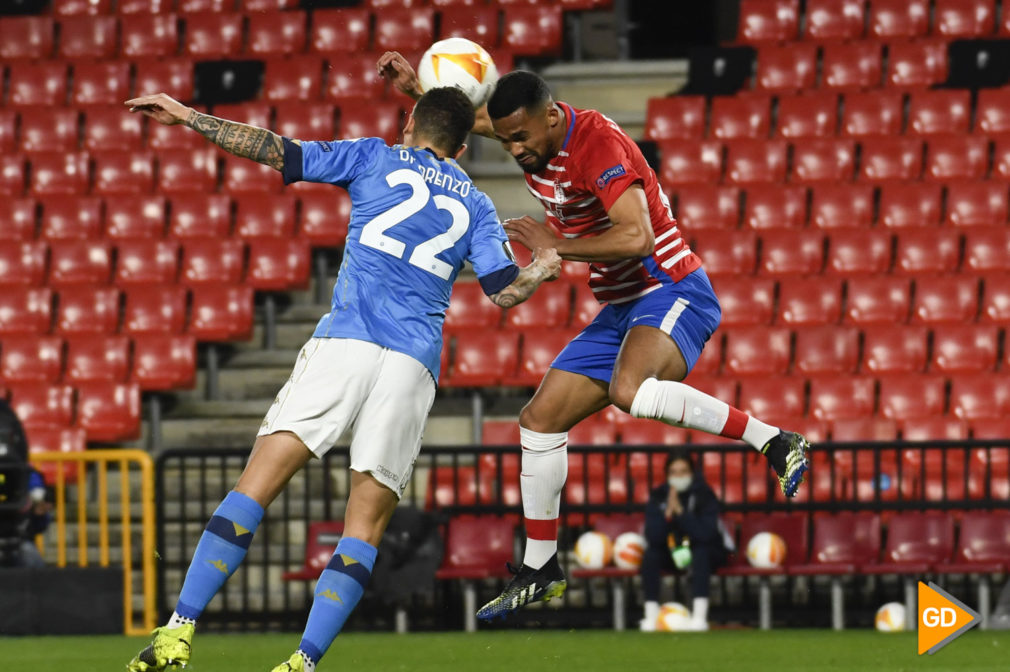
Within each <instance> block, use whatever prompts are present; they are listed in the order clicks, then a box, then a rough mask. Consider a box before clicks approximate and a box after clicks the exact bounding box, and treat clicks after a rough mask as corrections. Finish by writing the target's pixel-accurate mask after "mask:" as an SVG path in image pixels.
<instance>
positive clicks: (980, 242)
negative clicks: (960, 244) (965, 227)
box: [964, 226, 1010, 272]
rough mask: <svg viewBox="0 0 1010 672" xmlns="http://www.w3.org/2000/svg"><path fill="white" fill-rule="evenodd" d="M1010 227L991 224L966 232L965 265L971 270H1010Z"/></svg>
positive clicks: (966, 268)
mask: <svg viewBox="0 0 1010 672" xmlns="http://www.w3.org/2000/svg"><path fill="white" fill-rule="evenodd" d="M1008 254H1010V229H1007V227H1005V226H991V227H986V228H979V229H972V230H970V231H968V232H966V234H965V240H964V267H965V270H971V271H986V272H988V271H1010V256H1007V255H1008Z"/></svg>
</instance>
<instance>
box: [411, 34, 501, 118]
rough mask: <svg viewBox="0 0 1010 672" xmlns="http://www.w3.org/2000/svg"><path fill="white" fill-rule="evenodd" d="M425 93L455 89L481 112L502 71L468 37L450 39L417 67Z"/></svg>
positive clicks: (431, 49) (435, 46)
mask: <svg viewBox="0 0 1010 672" xmlns="http://www.w3.org/2000/svg"><path fill="white" fill-rule="evenodd" d="M417 79H418V82H419V83H420V84H421V89H422V90H424V91H428V90H429V89H434V88H438V87H440V86H455V87H456V88H458V89H460V90H461V91H462V92H463V93H465V94H466V97H467V98H469V99H470V102H471V103H473V106H474V108H478V107H480V106H481V105H483V104H484V103H486V102H487V100H488V98H490V97H491V92H492V91H494V85H495V83H497V81H498V68H496V67H495V64H494V61H493V60H492V59H491V55H490V54H489V53H487V50H486V49H484V47H482V46H480V45H479V44H477V43H476V42H473V41H471V40H468V39H466V38H465V37H450V38H448V39H445V40H440V41H439V42H436V43H435V44H433V45H431V46H430V47H428V51H426V52H424V55H423V56H421V62H420V63H419V64H418V66H417Z"/></svg>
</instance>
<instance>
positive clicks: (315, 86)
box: [262, 56, 323, 102]
mask: <svg viewBox="0 0 1010 672" xmlns="http://www.w3.org/2000/svg"><path fill="white" fill-rule="evenodd" d="M322 72H323V61H322V58H320V57H319V56H292V57H291V58H280V57H274V58H269V59H267V61H266V68H265V71H264V73H263V92H262V94H263V99H264V100H269V101H276V102H282V101H295V100H318V99H319V97H320V95H321V94H322V82H323V80H322Z"/></svg>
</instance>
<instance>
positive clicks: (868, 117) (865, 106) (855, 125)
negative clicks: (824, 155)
mask: <svg viewBox="0 0 1010 672" xmlns="http://www.w3.org/2000/svg"><path fill="white" fill-rule="evenodd" d="M902 108H903V104H902V96H901V94H900V93H898V92H895V91H874V92H873V93H850V94H848V95H846V96H845V112H844V115H843V117H842V128H841V134H842V135H847V136H852V137H864V136H876V135H888V136H891V135H898V134H900V133H901V122H902V114H903V112H902Z"/></svg>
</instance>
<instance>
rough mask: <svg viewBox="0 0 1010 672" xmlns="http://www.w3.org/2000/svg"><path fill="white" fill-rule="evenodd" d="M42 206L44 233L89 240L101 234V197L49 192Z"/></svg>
mask: <svg viewBox="0 0 1010 672" xmlns="http://www.w3.org/2000/svg"><path fill="white" fill-rule="evenodd" d="M39 204H40V205H41V206H42V237H43V238H47V239H49V240H88V239H95V238H99V237H101V232H102V199H100V198H96V197H94V196H71V197H67V196H47V197H45V198H42V199H39Z"/></svg>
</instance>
